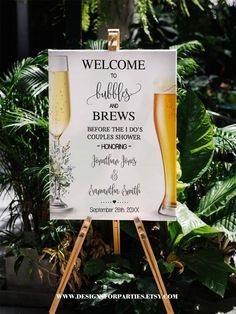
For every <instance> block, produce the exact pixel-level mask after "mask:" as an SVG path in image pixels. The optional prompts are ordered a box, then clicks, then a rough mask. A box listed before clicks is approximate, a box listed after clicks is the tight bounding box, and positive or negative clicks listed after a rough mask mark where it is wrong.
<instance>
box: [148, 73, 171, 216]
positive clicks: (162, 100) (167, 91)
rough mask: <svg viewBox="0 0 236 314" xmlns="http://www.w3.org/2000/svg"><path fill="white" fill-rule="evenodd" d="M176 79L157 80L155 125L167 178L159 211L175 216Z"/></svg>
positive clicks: (154, 111)
mask: <svg viewBox="0 0 236 314" xmlns="http://www.w3.org/2000/svg"><path fill="white" fill-rule="evenodd" d="M175 86H176V85H175V80H174V78H173V79H170V78H165V77H164V78H163V79H162V81H161V82H156V84H155V92H154V110H153V113H154V125H155V129H156V134H157V138H158V141H159V144H160V149H161V155H162V162H163V168H164V178H165V195H164V198H163V201H162V204H161V206H160V208H159V213H160V214H163V215H167V216H175V209H176V194H177V193H176V91H175Z"/></svg>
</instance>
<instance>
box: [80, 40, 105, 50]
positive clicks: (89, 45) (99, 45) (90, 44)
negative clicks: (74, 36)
mask: <svg viewBox="0 0 236 314" xmlns="http://www.w3.org/2000/svg"><path fill="white" fill-rule="evenodd" d="M107 45H108V43H107V40H105V39H98V40H88V41H87V42H86V43H85V46H84V48H85V49H91V50H107Z"/></svg>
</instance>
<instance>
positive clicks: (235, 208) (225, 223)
mask: <svg viewBox="0 0 236 314" xmlns="http://www.w3.org/2000/svg"><path fill="white" fill-rule="evenodd" d="M219 214H220V215H217V217H216V220H215V222H214V224H213V226H215V227H216V228H217V229H218V230H220V231H222V232H224V233H225V235H226V236H227V238H228V239H229V240H230V241H232V242H236V198H233V199H231V201H230V202H229V204H228V205H227V207H226V208H225V209H224V210H223V213H222V212H221V213H219Z"/></svg>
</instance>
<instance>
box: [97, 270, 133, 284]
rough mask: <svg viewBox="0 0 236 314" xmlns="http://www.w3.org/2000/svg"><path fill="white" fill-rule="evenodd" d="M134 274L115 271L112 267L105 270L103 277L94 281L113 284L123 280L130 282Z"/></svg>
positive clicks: (120, 282)
mask: <svg viewBox="0 0 236 314" xmlns="http://www.w3.org/2000/svg"><path fill="white" fill-rule="evenodd" d="M134 278H135V276H134V275H133V274H129V273H126V272H125V273H117V272H115V271H114V270H112V269H109V270H106V271H105V273H104V275H103V277H102V278H100V279H98V280H97V281H96V282H99V283H103V284H107V285H109V284H111V283H113V284H115V285H122V284H123V283H124V282H128V283H129V282H131V281H132V280H133V279H134Z"/></svg>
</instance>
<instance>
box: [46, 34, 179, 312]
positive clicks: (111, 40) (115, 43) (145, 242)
mask: <svg viewBox="0 0 236 314" xmlns="http://www.w3.org/2000/svg"><path fill="white" fill-rule="evenodd" d="M119 45H120V31H119V29H109V30H108V50H109V51H117V50H119ZM134 224H135V227H136V229H137V233H138V235H139V239H140V242H141V244H142V247H143V250H144V253H145V255H146V258H147V261H148V263H149V266H150V268H151V271H152V275H153V277H154V280H155V282H156V285H157V288H158V290H159V293H160V296H161V298H162V301H163V303H164V307H165V309H166V313H167V314H174V311H173V308H172V305H171V303H170V300H169V299H168V294H167V291H166V288H165V285H164V282H163V280H162V277H161V273H160V270H159V268H158V265H157V262H156V259H155V255H154V253H153V250H152V247H151V244H150V242H149V239H148V236H147V234H146V231H145V228H144V225H143V223H142V221H141V220H140V219H139V218H138V217H137V218H135V219H134ZM90 225H91V218H90V217H87V218H86V219H85V220H84V222H83V224H82V227H81V229H80V232H79V234H78V236H77V239H76V242H75V244H74V247H73V250H72V252H71V255H70V258H69V261H68V263H67V266H66V269H65V272H64V274H63V276H62V278H61V281H60V284H59V286H58V289H57V292H56V294H55V296H54V299H53V302H52V304H51V307H50V310H49V313H50V314H55V313H56V310H57V307H58V305H59V302H60V299H59V298H58V297H57V296H58V295H61V294H63V292H64V290H65V287H66V285H67V283H68V280H69V278H70V275H71V273H72V271H73V268H74V266H75V264H76V260H77V257H78V255H79V253H80V251H81V248H82V245H83V243H84V240H85V238H86V235H87V233H88V230H89V227H90ZM113 241H114V254H115V255H119V254H120V223H119V220H113Z"/></svg>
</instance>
